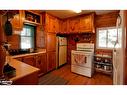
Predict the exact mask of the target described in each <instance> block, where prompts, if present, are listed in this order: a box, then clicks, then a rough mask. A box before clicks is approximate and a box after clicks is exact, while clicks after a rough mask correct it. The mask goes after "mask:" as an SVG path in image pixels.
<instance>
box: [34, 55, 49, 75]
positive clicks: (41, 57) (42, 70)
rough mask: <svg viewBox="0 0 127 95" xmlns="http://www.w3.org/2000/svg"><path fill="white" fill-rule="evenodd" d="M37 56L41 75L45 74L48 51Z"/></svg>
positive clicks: (37, 64)
mask: <svg viewBox="0 0 127 95" xmlns="http://www.w3.org/2000/svg"><path fill="white" fill-rule="evenodd" d="M35 58H36V67H37V68H39V69H40V71H39V75H40V76H41V75H43V74H45V73H46V72H47V61H46V53H43V54H38V55H36V56H35Z"/></svg>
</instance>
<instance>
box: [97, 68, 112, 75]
mask: <svg viewBox="0 0 127 95" xmlns="http://www.w3.org/2000/svg"><path fill="white" fill-rule="evenodd" d="M95 70H96V72H101V73H105V74H109V75H112V70H104V69H102V68H95Z"/></svg>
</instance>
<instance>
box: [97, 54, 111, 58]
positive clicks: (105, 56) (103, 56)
mask: <svg viewBox="0 0 127 95" xmlns="http://www.w3.org/2000/svg"><path fill="white" fill-rule="evenodd" d="M94 56H95V57H102V58H112V56H108V55H99V54H98V55H94Z"/></svg>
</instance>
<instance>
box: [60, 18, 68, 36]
mask: <svg viewBox="0 0 127 95" xmlns="http://www.w3.org/2000/svg"><path fill="white" fill-rule="evenodd" d="M61 33H62V34H64V33H67V21H66V20H64V21H62V25H61Z"/></svg>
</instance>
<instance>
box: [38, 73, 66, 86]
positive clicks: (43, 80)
mask: <svg viewBox="0 0 127 95" xmlns="http://www.w3.org/2000/svg"><path fill="white" fill-rule="evenodd" d="M67 82H68V81H67V80H65V79H64V78H61V77H60V76H57V75H54V74H51V73H49V74H46V75H44V76H42V77H40V78H39V85H65V84H67Z"/></svg>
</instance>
